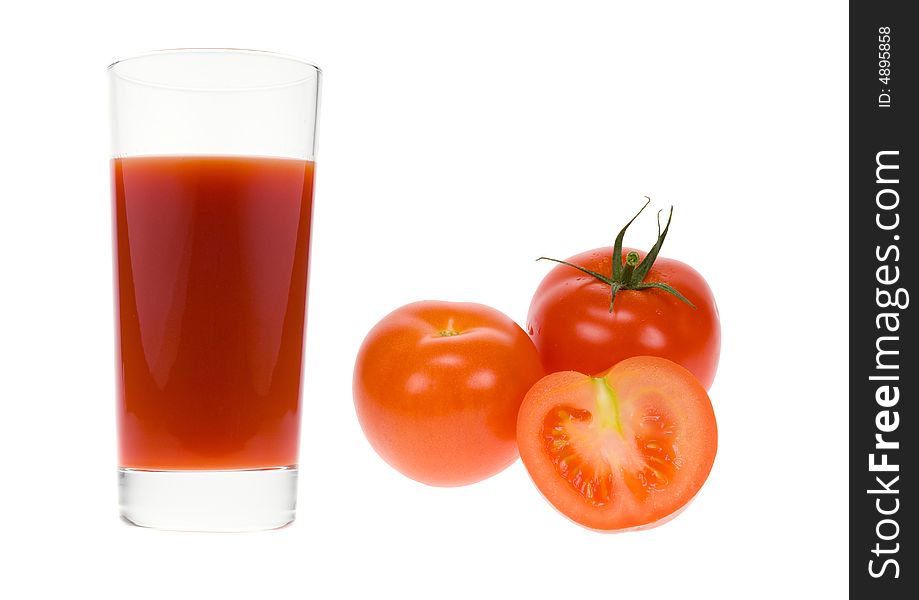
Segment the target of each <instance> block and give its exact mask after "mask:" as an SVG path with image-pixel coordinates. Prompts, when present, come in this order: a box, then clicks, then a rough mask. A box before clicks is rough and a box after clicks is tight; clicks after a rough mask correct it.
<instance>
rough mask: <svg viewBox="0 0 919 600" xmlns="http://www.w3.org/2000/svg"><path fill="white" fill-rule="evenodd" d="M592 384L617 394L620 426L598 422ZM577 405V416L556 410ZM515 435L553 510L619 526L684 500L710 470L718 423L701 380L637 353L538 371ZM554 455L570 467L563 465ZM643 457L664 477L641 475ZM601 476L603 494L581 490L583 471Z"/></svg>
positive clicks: (653, 516) (652, 523)
mask: <svg viewBox="0 0 919 600" xmlns="http://www.w3.org/2000/svg"><path fill="white" fill-rule="evenodd" d="M598 381H599V382H600V383H599V384H598ZM598 385H599V386H603V385H605V386H607V389H609V390H611V392H610V393H611V395H613V396H615V397H617V402H618V409H617V414H618V417H619V420H621V423H622V425H621V429H618V430H617V428H616V427H604V426H603V425H602V423H603V417H602V412H601V410H600V409H599V408H598V401H597V398H598V394H597V392H596V390H597V389H598ZM578 413H582V417H581V420H580V422H575V419H570V420H567V421H566V420H565V418H563V417H561V416H556V415H562V414H564V415H569V414H575V415H576V414H578ZM583 414H586V415H587V416H586V418H585V417H584V416H583ZM655 417H656V418H659V419H661V420H660V422H658V421H654V418H655ZM572 423H574V424H573V425H572ZM658 425H659V427H658ZM550 426H551V427H550ZM559 431H562V432H564V433H565V436H566V438H565V439H567V441H568V442H569V443H568V445H567V446H565V444H564V443H561V444H560V440H561V441H564V439H563V438H562V437H560V436H558V432H559ZM547 432H548V433H549V435H547ZM553 436H554V437H553ZM651 442H653V444H652V443H651ZM517 443H518V446H519V448H520V456H521V458H522V460H523V464H524V466H525V467H526V469H527V472H528V473H529V474H530V477H531V479H532V480H533V482H534V483H535V484H536V487H537V488H538V489H539V490H540V492H541V493H542V494H543V496H544V497H545V498H546V499H547V500H548V501H549V502H550V503H551V504H552V505H553V506H554V507H555V508H556V509H557V510H558V511H559V512H561V513H562V514H563V515H565V516H566V517H568V518H569V519H571V520H572V521H574V522H575V523H578V524H579V525H582V526H584V527H587V528H589V529H593V530H596V531H602V532H620V531H628V530H638V529H647V528H651V527H656V526H658V525H661V524H663V523H665V522H667V521H669V520H670V519H672V518H674V517H675V516H676V515H678V514H679V513H680V512H682V510H683V509H685V508H686V506H687V505H688V503H689V502H690V501H691V500H692V499H693V497H694V496H695V495H696V493H697V492H698V491H699V489H700V488H701V487H702V485H703V484H704V482H705V480H706V479H707V477H708V475H709V473H710V471H711V468H712V465H713V463H714V460H715V455H716V453H717V448H718V428H717V424H716V421H715V415H714V411H713V409H712V405H711V402H710V400H709V399H708V395H707V394H706V392H705V389H704V388H703V387H702V385H701V384H700V383H699V382H698V380H697V379H696V378H695V377H694V376H693V375H692V374H691V373H690V372H689V371H687V370H686V369H684V368H683V367H681V366H679V365H677V364H676V363H673V362H671V361H668V360H666V359H662V358H658V357H651V356H641V357H633V358H630V359H627V360H625V361H622V362H620V363H619V364H617V365H616V366H614V367H613V368H611V369H609V370H608V371H607V372H605V373H603V374H601V375H599V376H597V377H591V376H587V375H584V374H583V373H577V372H574V371H562V372H557V373H552V374H550V375H547V376H546V377H544V378H543V379H541V380H540V381H539V382H537V383H536V384H535V385H534V386H533V387H532V388H531V389H530V391H529V392H528V393H527V396H526V398H525V399H524V401H523V404H522V405H521V407H520V413H519V416H518V420H517ZM652 445H654V448H655V449H654V450H650V449H649V448H650V447H651V446H652ZM661 446H663V447H664V448H661ZM560 447H562V448H563V449H559V448H560ZM657 452H659V453H657ZM648 456H654V457H655V458H660V459H662V460H659V461H658V462H651V461H653V460H655V458H651V459H649V458H648ZM562 458H564V459H565V460H564V461H562V460H560V459H562ZM562 462H564V464H565V465H566V467H565V468H568V469H571V470H570V471H568V472H564V473H563V471H562V467H560V466H559V465H560V464H562ZM647 466H652V467H656V468H658V469H660V471H661V472H663V477H662V478H661V479H660V480H657V481H655V480H654V478H653V476H650V477H649V478H648V480H649V481H650V483H647V482H646V480H645V479H643V477H644V473H647V472H648V469H647ZM575 470H576V472H575ZM642 470H644V473H642V474H639V472H641V471H642ZM573 473H574V474H573ZM604 476H605V477H606V478H607V479H608V484H607V489H608V490H611V492H610V493H609V494H607V495H603V494H595V495H593V496H590V495H589V494H586V493H585V492H584V486H583V485H582V484H583V481H584V480H592V481H594V482H596V481H601V480H602V479H603V478H604ZM596 489H597V488H596V486H595V487H594V488H593V490H596ZM593 490H592V491H593Z"/></svg>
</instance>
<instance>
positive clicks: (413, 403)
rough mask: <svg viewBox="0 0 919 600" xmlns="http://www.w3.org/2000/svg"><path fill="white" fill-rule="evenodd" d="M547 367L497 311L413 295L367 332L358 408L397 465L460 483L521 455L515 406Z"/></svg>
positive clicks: (357, 382)
mask: <svg viewBox="0 0 919 600" xmlns="http://www.w3.org/2000/svg"><path fill="white" fill-rule="evenodd" d="M543 374H544V373H543V370H542V366H541V364H540V361H539V355H538V354H537V353H536V348H535V347H534V346H533V342H532V341H531V340H530V338H529V337H527V334H526V333H525V332H524V331H523V329H521V328H520V326H519V325H517V324H516V323H515V322H514V321H513V320H511V318H510V317H507V316H506V315H504V314H503V313H501V312H499V311H497V310H495V309H493V308H489V307H487V306H483V305H481V304H471V303H455V302H436V301H426V302H416V303H414V304H408V305H406V306H403V307H401V308H399V309H396V310H395V311H393V312H392V313H390V314H389V315H387V316H386V317H384V318H383V319H382V320H381V321H380V322H379V323H378V324H377V325H376V326H375V327H374V328H373V329H372V330H371V331H370V333H368V334H367V337H366V339H365V340H364V343H363V344H362V345H361V349H360V351H359V353H358V356H357V362H356V364H355V367H354V382H353V392H354V406H355V409H356V410H357V416H358V420H359V421H360V424H361V427H362V428H363V430H364V434H365V435H366V436H367V439H368V440H369V441H370V444H371V445H372V446H373V448H374V449H375V450H376V451H377V453H378V454H379V455H380V456H381V457H382V458H383V459H384V460H385V461H386V462H388V463H389V464H390V465H392V466H393V467H395V468H396V469H397V470H398V471H400V472H402V473H403V474H404V475H407V476H408V477H411V478H412V479H415V480H417V481H420V482H422V483H427V484H429V485H438V486H456V485H465V484H468V483H474V482H476V481H480V480H482V479H485V478H486V477H489V476H491V475H494V474H495V473H497V472H499V471H501V470H502V469H504V468H505V467H507V466H508V465H510V464H511V463H513V462H514V461H515V460H516V459H517V456H518V454H517V444H516V423H517V411H518V409H519V408H520V403H521V402H523V398H524V396H525V395H526V393H527V390H529V389H530V386H532V385H533V384H534V383H536V381H538V380H539V379H540V378H541V377H542V376H543Z"/></svg>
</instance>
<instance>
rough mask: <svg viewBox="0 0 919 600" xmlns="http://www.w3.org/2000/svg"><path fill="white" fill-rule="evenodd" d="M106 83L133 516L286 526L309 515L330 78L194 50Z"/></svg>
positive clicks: (181, 525)
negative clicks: (305, 445)
mask: <svg viewBox="0 0 919 600" xmlns="http://www.w3.org/2000/svg"><path fill="white" fill-rule="evenodd" d="M108 73H109V80H110V84H111V95H112V104H111V107H112V108H111V110H112V163H111V171H112V198H113V221H114V236H113V237H114V263H115V264H114V272H115V290H116V298H115V312H116V335H117V340H116V355H117V368H116V372H117V396H118V397H117V406H118V411H117V414H118V430H119V434H118V439H119V491H120V505H121V515H122V517H123V518H124V519H125V520H126V521H128V522H130V523H133V524H135V525H141V526H145V527H156V528H161V529H178V530H196V531H245V530H257V529H271V528H275V527H281V526H283V525H286V524H287V523H290V522H291V521H292V520H293V519H294V514H295V508H296V492H297V452H298V443H299V429H300V395H301V379H302V359H303V337H304V330H305V324H306V299H307V281H308V272H309V249H310V229H311V224H312V197H313V170H314V162H313V160H314V154H315V139H316V120H317V111H318V104H319V83H320V71H319V69H318V68H317V67H316V66H315V65H312V64H309V63H307V62H304V61H301V60H297V59H294V58H290V57H286V56H281V55H277V54H272V53H267V52H257V51H248V50H227V49H183V50H168V51H160V52H154V53H150V54H145V55H142V56H138V57H134V58H129V59H126V60H121V61H118V62H116V63H114V64H112V65H111V66H110V67H109V69H108Z"/></svg>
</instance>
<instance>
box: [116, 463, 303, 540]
mask: <svg viewBox="0 0 919 600" xmlns="http://www.w3.org/2000/svg"><path fill="white" fill-rule="evenodd" d="M118 491H119V500H120V505H121V518H122V519H124V520H125V521H127V522H128V523H130V524H132V525H137V526H139V527H153V528H155V529H169V530H174V531H258V530H263V529H276V528H278V527H283V526H285V525H287V524H288V523H290V522H292V521H293V520H294V515H295V512H296V507H297V468H296V467H277V468H269V469H246V470H239V471H151V470H144V469H125V468H121V469H119V470H118Z"/></svg>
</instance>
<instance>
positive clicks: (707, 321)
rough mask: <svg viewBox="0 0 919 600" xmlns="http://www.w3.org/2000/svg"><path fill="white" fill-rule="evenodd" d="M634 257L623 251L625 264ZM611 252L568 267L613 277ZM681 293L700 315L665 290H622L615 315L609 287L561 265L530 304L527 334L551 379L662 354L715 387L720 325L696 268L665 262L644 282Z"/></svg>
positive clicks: (583, 257)
mask: <svg viewBox="0 0 919 600" xmlns="http://www.w3.org/2000/svg"><path fill="white" fill-rule="evenodd" d="M629 252H638V254H639V256H641V258H642V259H644V256H645V253H644V252H640V251H636V250H633V249H631V248H623V250H622V260H625V256H626V255H627V254H628V253H629ZM612 254H613V249H612V248H597V249H596V250H591V251H588V252H584V253H582V254H578V255H577V256H573V257H571V258H569V259H568V260H567V262H570V263H573V264H576V265H578V266H581V267H584V268H586V269H590V270H592V271H596V272H598V273H600V274H601V275H606V276H610V275H611V273H612ZM644 280H645V281H656V282H661V283H666V284H669V285H671V286H672V287H674V288H676V289H677V290H678V291H679V292H680V293H682V294H683V295H684V296H685V297H686V298H687V299H688V300H689V301H690V302H692V303H693V304H694V305H695V307H696V308H695V309H693V308H692V307H690V306H689V305H687V304H686V303H685V302H683V301H681V300H680V299H679V298H677V297H675V296H673V295H672V294H669V293H667V292H665V291H663V290H659V289H645V290H620V291H619V292H618V293H617V294H616V301H615V304H614V309H613V312H612V314H611V313H610V312H609V304H610V287H609V286H608V285H606V284H604V283H603V282H601V281H599V280H597V279H595V278H594V277H592V276H590V275H587V274H585V273H583V272H581V271H579V270H577V269H575V268H572V267H569V266H567V265H561V264H560V265H556V266H555V268H553V269H552V271H550V272H549V274H548V275H546V277H545V278H544V279H543V281H542V283H540V285H539V288H538V289H537V290H536V293H535V294H534V296H533V300H532V302H531V303H530V310H529V314H528V316H527V331H528V332H529V334H530V336H531V337H532V338H533V342H534V343H535V344H536V349H537V350H538V351H539V355H540V357H541V358H542V361H543V366H544V367H545V369H546V372H547V373H553V372H555V371H568V370H572V371H579V372H581V373H591V374H595V373H600V372H601V371H604V370H606V369H608V368H609V367H610V366H611V365H614V364H616V363H618V362H619V361H621V360H624V359H626V358H629V357H631V356H659V357H661V358H666V359H669V360H672V361H674V362H676V363H678V364H680V365H683V366H684V367H685V368H687V369H689V371H690V372H692V373H693V375H695V376H696V378H697V379H698V380H699V381H700V382H702V385H704V386H705V388H706V389H709V388H710V387H711V385H712V382H713V381H714V379H715V372H716V371H717V369H718V357H719V355H720V353H721V324H720V320H719V316H718V307H717V306H716V305H715V298H714V296H712V291H711V289H710V288H709V286H708V284H707V283H706V281H705V279H703V278H702V276H701V275H700V274H699V273H698V272H696V271H695V270H694V269H693V268H692V267H690V266H689V265H687V264H685V263H682V262H680V261H677V260H673V259H669V258H663V257H660V256H658V257H657V260H655V262H654V265H653V266H652V267H651V270H650V271H649V272H648V274H647V276H646V277H645V279H644Z"/></svg>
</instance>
